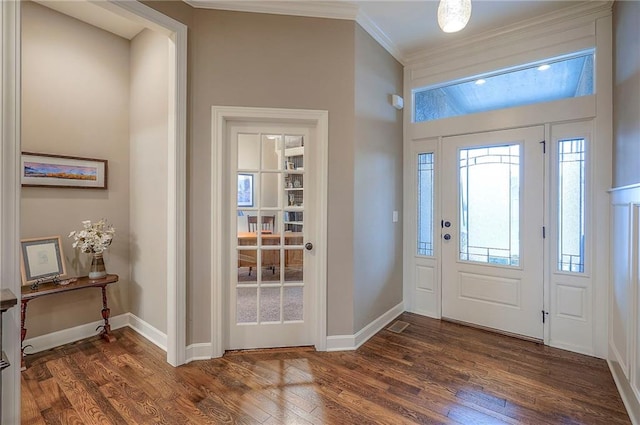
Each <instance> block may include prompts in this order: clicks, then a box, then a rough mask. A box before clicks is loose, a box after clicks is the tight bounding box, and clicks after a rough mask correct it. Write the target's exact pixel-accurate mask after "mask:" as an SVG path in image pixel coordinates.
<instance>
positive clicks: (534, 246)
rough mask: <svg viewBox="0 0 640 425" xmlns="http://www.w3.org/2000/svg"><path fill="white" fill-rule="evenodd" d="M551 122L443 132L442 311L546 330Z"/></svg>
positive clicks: (534, 334)
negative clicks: (547, 135)
mask: <svg viewBox="0 0 640 425" xmlns="http://www.w3.org/2000/svg"><path fill="white" fill-rule="evenodd" d="M543 140H544V127H542V126H539V127H529V128H522V129H514V130H503V131H496V132H490V133H478V134H471V135H464V136H453V137H445V138H443V139H442V142H441V146H442V161H441V164H442V165H441V174H440V175H441V176H442V195H441V196H442V198H441V199H442V220H441V222H440V223H437V222H436V227H437V228H436V229H434V233H435V234H438V230H440V236H441V238H442V240H441V249H442V269H441V273H442V317H443V318H448V319H453V320H456V321H461V322H466V323H471V324H475V325H480V326H483V327H487V328H492V329H496V330H500V331H503V332H508V333H512V334H517V335H522V336H526V337H530V338H535V339H542V338H543V322H542V317H541V315H542V310H543V278H544V276H543V270H544V267H543V266H544V255H543V248H544V245H543V224H544V155H543V149H542V146H541V145H540V142H541V141H543Z"/></svg>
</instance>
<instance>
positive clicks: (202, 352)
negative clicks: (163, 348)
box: [185, 342, 213, 363]
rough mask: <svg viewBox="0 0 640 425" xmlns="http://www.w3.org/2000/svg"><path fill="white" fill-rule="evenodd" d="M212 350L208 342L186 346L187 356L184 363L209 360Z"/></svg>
mask: <svg viewBox="0 0 640 425" xmlns="http://www.w3.org/2000/svg"><path fill="white" fill-rule="evenodd" d="M212 352H213V348H212V346H211V343H210V342H201V343H198V344H191V345H189V346H187V355H186V361H185V363H191V362H192V361H195V360H210V359H211V353H212Z"/></svg>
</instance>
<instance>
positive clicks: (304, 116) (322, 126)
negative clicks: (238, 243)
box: [211, 106, 329, 358]
mask: <svg viewBox="0 0 640 425" xmlns="http://www.w3.org/2000/svg"><path fill="white" fill-rule="evenodd" d="M231 121H233V122H238V121H246V122H256V121H258V122H259V121H262V122H265V123H277V124H283V125H300V124H304V125H310V126H311V133H312V134H314V136H315V141H316V143H317V144H318V146H317V148H318V149H317V158H315V162H316V163H317V164H318V170H319V172H318V176H317V179H318V180H317V181H318V188H317V193H316V194H315V196H316V206H317V211H318V219H317V223H316V224H317V229H318V233H317V240H315V241H314V245H315V246H316V250H317V251H316V253H317V257H316V258H317V259H316V261H317V267H316V277H315V280H316V287H315V288H314V291H315V293H314V294H313V296H312V299H314V300H315V302H316V304H315V315H314V317H311V320H312V322H313V324H312V326H313V328H314V331H313V341H314V345H315V347H316V350H318V351H325V350H326V346H327V186H328V166H329V113H328V111H320V110H305V109H282V108H253V107H237V106H212V107H211V164H212V172H211V268H212V273H211V357H212V358H215V357H221V356H222V355H223V354H224V350H225V347H226V345H227V341H228V328H229V326H228V325H229V323H228V320H229V318H228V314H227V313H228V311H227V308H226V302H225V301H226V300H227V299H228V286H229V285H227V284H225V282H229V270H228V264H229V261H228V260H229V258H228V256H229V253H228V246H227V243H226V242H227V240H228V238H227V237H226V232H227V231H228V229H227V226H226V224H227V222H228V221H227V220H226V218H227V217H226V214H228V212H227V213H224V211H227V210H228V205H227V199H228V197H227V191H228V187H227V186H228V185H226V184H225V182H226V178H225V163H226V158H227V154H228V152H227V143H226V142H227V129H228V123H229V122H231Z"/></svg>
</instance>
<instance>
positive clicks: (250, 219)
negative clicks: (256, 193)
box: [237, 210, 258, 246]
mask: <svg viewBox="0 0 640 425" xmlns="http://www.w3.org/2000/svg"><path fill="white" fill-rule="evenodd" d="M237 214H238V221H237V232H238V245H242V246H256V245H257V238H256V237H255V235H247V233H249V232H251V233H255V232H256V222H255V217H257V216H258V212H257V211H254V210H238V211H237Z"/></svg>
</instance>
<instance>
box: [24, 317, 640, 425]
mask: <svg viewBox="0 0 640 425" xmlns="http://www.w3.org/2000/svg"><path fill="white" fill-rule="evenodd" d="M399 320H403V321H406V322H409V323H410V326H409V327H408V328H407V329H406V330H405V331H404V332H402V333H401V334H396V333H392V332H390V331H388V330H383V331H381V332H379V333H378V334H377V335H376V336H375V337H373V338H372V339H371V340H369V341H368V342H367V343H366V344H364V345H363V346H362V347H361V348H360V349H358V350H357V351H351V352H338V353H317V352H315V351H313V350H311V349H305V348H298V349H276V350H263V351H253V352H235V353H228V354H227V355H225V356H224V357H223V358H221V359H216V360H208V361H197V362H192V363H190V364H188V365H185V366H181V367H178V368H172V367H170V366H169V365H168V364H166V363H165V361H164V358H165V354H164V353H163V352H162V351H161V350H160V349H158V348H157V347H156V346H154V345H153V344H151V343H149V342H148V341H146V340H145V339H144V338H142V337H140V336H139V335H137V334H136V333H135V332H133V331H132V330H130V329H121V330H117V331H115V332H114V334H115V336H116V337H117V342H115V343H112V344H108V343H105V342H103V341H102V340H100V339H97V338H92V339H89V340H84V341H81V342H78V343H75V344H69V345H66V346H63V347H59V348H57V349H54V350H50V351H47V352H43V353H38V354H34V355H31V356H28V358H27V365H28V369H27V370H26V371H25V372H23V373H22V423H23V424H117V425H122V424H172V425H173V424H189V423H191V424H232V423H238V424H266V425H275V424H358V425H360V424H390V425H391V424H392V425H396V424H414V423H420V424H441V423H442V424H465V425H467V424H505V423H506V424H536V425H537V424H572V425H574V424H603V425H604V424H606V425H614V424H629V423H630V420H629V417H628V416H627V413H626V411H625V408H624V406H623V404H622V401H621V399H620V396H619V395H618V392H617V390H616V387H615V384H614V382H613V378H612V377H611V374H610V372H609V369H608V367H607V365H606V363H605V362H604V361H603V360H600V359H595V358H591V357H587V356H582V355H578V354H573V353H570V352H567V351H563V350H558V349H553V348H549V347H545V346H542V345H538V344H535V343H531V342H527V341H521V340H518V339H514V338H510V337H506V336H502V335H496V334H492V333H489V332H485V331H481V330H477V329H473V328H468V327H465V326H461V325H457V324H452V323H446V322H440V321H437V320H433V319H428V318H424V317H420V316H416V315H413V314H407V313H405V314H403V315H402V316H400V317H399Z"/></svg>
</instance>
